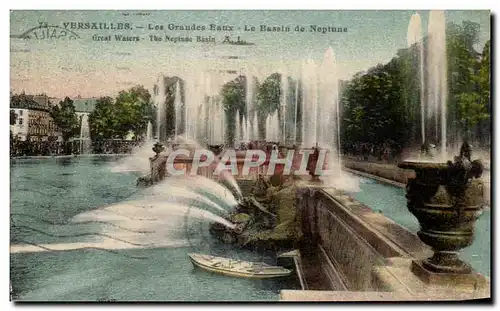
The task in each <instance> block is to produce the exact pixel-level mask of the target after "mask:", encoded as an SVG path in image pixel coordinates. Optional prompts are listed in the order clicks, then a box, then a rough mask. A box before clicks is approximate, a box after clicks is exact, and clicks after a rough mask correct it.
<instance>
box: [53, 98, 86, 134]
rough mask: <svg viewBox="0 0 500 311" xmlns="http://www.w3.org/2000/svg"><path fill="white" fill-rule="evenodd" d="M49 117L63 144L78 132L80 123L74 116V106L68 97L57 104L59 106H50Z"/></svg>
mask: <svg viewBox="0 0 500 311" xmlns="http://www.w3.org/2000/svg"><path fill="white" fill-rule="evenodd" d="M51 115H52V119H53V120H54V123H55V125H56V126H57V127H58V128H59V131H60V132H61V136H62V139H63V141H64V142H66V141H67V140H69V139H70V138H72V137H74V136H76V135H77V134H78V133H79V132H80V122H79V120H78V117H77V115H76V111H75V105H74V104H73V100H71V99H70V98H69V97H66V98H64V100H62V101H61V102H59V105H54V106H52V110H51Z"/></svg>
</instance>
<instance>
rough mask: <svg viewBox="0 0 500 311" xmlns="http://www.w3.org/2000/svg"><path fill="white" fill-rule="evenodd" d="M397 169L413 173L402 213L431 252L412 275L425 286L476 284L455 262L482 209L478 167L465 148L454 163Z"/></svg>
mask: <svg viewBox="0 0 500 311" xmlns="http://www.w3.org/2000/svg"><path fill="white" fill-rule="evenodd" d="M399 167H400V168H404V169H413V170H415V173H416V177H415V178H413V179H410V180H409V181H408V186H407V195H406V197H407V200H408V209H409V211H410V212H411V213H412V214H413V215H415V217H416V218H417V219H418V221H419V223H420V231H419V232H418V236H419V237H420V239H421V240H422V241H423V242H424V243H425V244H427V245H429V246H431V247H432V249H433V250H434V255H433V256H432V257H430V258H428V259H424V260H414V261H413V263H412V271H413V272H414V273H415V274H416V275H417V276H419V277H420V278H421V279H423V280H424V281H426V282H428V283H446V282H456V281H458V282H459V283H460V284H462V283H465V284H467V283H474V284H475V283H477V282H481V280H482V278H483V277H482V276H480V275H479V274H476V273H472V269H471V266H470V265H469V264H468V263H465V262H463V261H462V260H460V258H459V257H458V252H459V251H460V250H461V249H463V248H465V247H467V246H469V245H471V244H472V242H473V239H474V224H475V222H476V220H477V219H478V218H479V217H480V215H481V214H482V208H483V183H482V180H481V179H480V178H479V177H481V175H482V171H483V165H482V163H481V162H480V161H479V160H475V161H472V162H471V150H470V146H469V145H468V143H466V142H465V143H464V144H463V145H462V148H461V151H460V155H459V156H458V157H455V159H454V162H452V161H448V162H447V163H432V162H403V163H401V164H399ZM482 281H484V280H482ZM474 286H476V285H474Z"/></svg>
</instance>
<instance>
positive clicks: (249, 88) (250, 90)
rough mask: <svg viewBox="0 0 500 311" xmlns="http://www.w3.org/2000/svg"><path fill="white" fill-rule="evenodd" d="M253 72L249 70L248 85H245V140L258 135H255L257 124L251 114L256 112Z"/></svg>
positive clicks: (247, 75) (246, 80)
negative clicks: (254, 129) (254, 128)
mask: <svg viewBox="0 0 500 311" xmlns="http://www.w3.org/2000/svg"><path fill="white" fill-rule="evenodd" d="M253 78H254V77H253V74H252V73H251V72H247V74H246V79H245V82H246V85H245V92H246V94H245V104H246V105H245V106H246V107H245V108H246V127H247V129H246V133H247V137H245V140H247V141H248V140H251V139H257V137H253V132H254V131H253V127H256V126H257V125H256V124H255V123H253V118H252V117H251V115H252V114H253V113H254V105H253V100H254V98H253V96H254V93H255V92H254V83H253Z"/></svg>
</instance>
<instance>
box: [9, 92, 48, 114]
mask: <svg viewBox="0 0 500 311" xmlns="http://www.w3.org/2000/svg"><path fill="white" fill-rule="evenodd" d="M35 97H36V99H35ZM10 108H14V109H30V110H44V111H49V106H48V100H45V99H44V98H42V97H41V96H33V95H25V94H19V95H13V96H12V97H11V98H10Z"/></svg>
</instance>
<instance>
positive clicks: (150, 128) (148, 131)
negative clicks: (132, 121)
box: [146, 121, 153, 142]
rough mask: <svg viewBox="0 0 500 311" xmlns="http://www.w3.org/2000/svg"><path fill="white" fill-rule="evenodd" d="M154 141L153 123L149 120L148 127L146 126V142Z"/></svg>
mask: <svg viewBox="0 0 500 311" xmlns="http://www.w3.org/2000/svg"><path fill="white" fill-rule="evenodd" d="M152 141H153V124H151V121H148V127H147V128H146V142H152Z"/></svg>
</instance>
